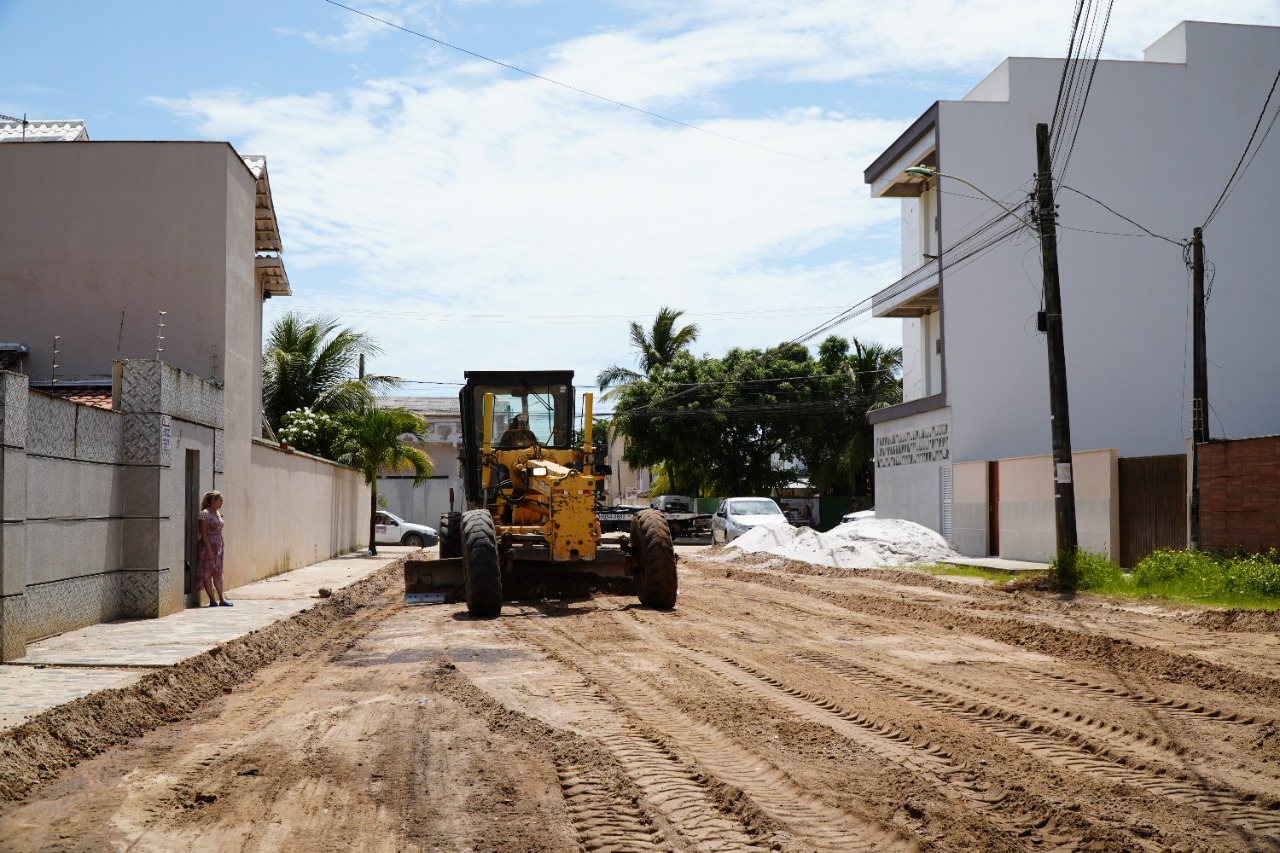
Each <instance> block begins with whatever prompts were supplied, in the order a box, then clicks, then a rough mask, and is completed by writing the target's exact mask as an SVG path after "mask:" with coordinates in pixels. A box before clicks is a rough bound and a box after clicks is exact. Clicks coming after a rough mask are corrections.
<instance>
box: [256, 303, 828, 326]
mask: <svg viewBox="0 0 1280 853" xmlns="http://www.w3.org/2000/svg"><path fill="white" fill-rule="evenodd" d="M834 307H836V306H832V305H812V306H796V307H792V308H773V309H769V310H759V311H705V312H699V311H686V312H684V313H685V315H686V316H688V317H697V318H699V319H703V318H706V319H713V320H719V319H725V320H737V319H741V318H743V317H754V316H770V317H777V316H786V315H802V314H816V313H819V312H823V313H825V312H827V311H830V310H831V309H832V308H834ZM266 310H268V311H280V312H286V313H290V312H298V311H316V312H321V313H331V312H332V313H338V314H342V315H343V316H346V315H360V316H370V317H382V318H396V319H418V320H436V321H448V322H451V323H455V322H462V323H467V322H476V323H479V322H485V323H489V322H496V321H511V322H529V321H535V322H539V323H555V322H557V321H560V322H566V323H595V322H599V321H600V320H632V319H635V317H636V315H635V314H502V313H499V314H475V313H458V312H435V311H398V310H395V309H393V308H377V307H372V308H362V307H358V306H356V307H352V306H346V305H335V306H325V305H322V304H320V305H313V306H311V307H308V306H306V305H305V304H304V305H302V306H298V305H292V304H291V305H280V306H275V305H268V306H267V307H266Z"/></svg>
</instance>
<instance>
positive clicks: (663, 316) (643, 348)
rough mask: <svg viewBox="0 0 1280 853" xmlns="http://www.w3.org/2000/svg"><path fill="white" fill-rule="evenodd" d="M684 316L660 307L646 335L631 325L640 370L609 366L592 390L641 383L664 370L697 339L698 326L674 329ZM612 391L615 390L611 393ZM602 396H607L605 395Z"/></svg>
mask: <svg viewBox="0 0 1280 853" xmlns="http://www.w3.org/2000/svg"><path fill="white" fill-rule="evenodd" d="M683 314H684V312H683V311H675V310H673V309H671V308H667V307H665V306H663V307H662V308H660V309H659V310H658V316H656V317H654V319H653V327H652V328H651V329H650V330H648V331H646V330H645V329H644V327H643V326H641V325H640V324H639V323H636V322H635V321H632V323H631V333H630V337H631V347H632V349H634V350H635V351H636V362H637V364H639V366H640V370H639V371H636V370H632V369H631V368H629V367H622V366H620V365H616V364H615V365H613V366H612V367H606V368H605V369H604V370H602V371H600V373H599V374H597V375H596V387H598V388H599V389H600V390H601V391H606V392H607V391H608V389H609V388H612V387H613V386H616V385H627V384H630V383H632V382H638V381H640V380H642V379H645V378H646V377H648V376H649V375H650V374H652V373H653V372H654V371H655V370H658V369H659V368H662V367H666V366H667V365H669V364H670V363H671V362H672V360H673V359H674V358H675V357H676V355H677V354H679V353H681V352H683V351H685V350H687V349H688V348H689V345H690V344H692V343H693V342H694V341H696V340H697V339H698V331H699V329H698V326H697V324H692V325H688V326H685V327H683V328H679V329H677V328H676V321H677V320H679V319H680V317H681V316H682V315H683ZM615 390H616V389H615ZM605 396H609V394H606V395H605Z"/></svg>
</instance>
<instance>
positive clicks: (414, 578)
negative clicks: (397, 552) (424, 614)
mask: <svg viewBox="0 0 1280 853" xmlns="http://www.w3.org/2000/svg"><path fill="white" fill-rule="evenodd" d="M462 585H463V580H462V558H461V557H450V558H448V559H440V560H405V561H404V603H405V604H443V603H444V602H445V599H446V598H447V597H448V594H449V593H450V592H453V591H454V590H457V589H461V588H462Z"/></svg>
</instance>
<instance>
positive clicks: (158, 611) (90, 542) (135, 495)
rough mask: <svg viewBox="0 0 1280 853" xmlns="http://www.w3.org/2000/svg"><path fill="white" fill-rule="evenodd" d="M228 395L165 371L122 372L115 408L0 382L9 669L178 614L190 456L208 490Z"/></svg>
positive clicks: (0, 640) (124, 365) (0, 523)
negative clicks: (79, 640) (39, 647)
mask: <svg viewBox="0 0 1280 853" xmlns="http://www.w3.org/2000/svg"><path fill="white" fill-rule="evenodd" d="M220 395H221V391H220V389H218V388H217V387H216V386H214V385H211V384H209V383H207V382H204V381H203V380H200V379H197V378H196V377H192V376H190V375H188V374H183V373H182V372H181V371H178V370H176V369H175V368H172V367H170V366H168V365H164V364H162V363H160V362H157V361H127V362H117V363H116V365H115V383H114V387H113V397H114V400H115V403H116V405H115V408H114V409H113V410H111V411H108V410H104V409H100V408H96V407H93V406H85V405H80V404H76V403H72V402H70V401H67V400H64V399H60V398H55V397H51V396H49V395H46V394H42V393H40V392H38V391H33V390H31V389H30V388H29V387H28V382H27V378H26V377H25V376H22V375H19V374H15V373H8V372H0V660H12V659H15V658H19V657H21V656H22V655H23V654H24V652H25V647H26V643H28V642H30V641H33V640H36V639H40V638H42V637H46V636H50V635H52V634H57V633H61V632H64V631H69V630H74V629H76V628H80V627H84V626H86V625H91V624H95V623H98V622H103V621H110V620H112V619H118V618H122V617H149V616H152V617H153V616H162V615H165V614H167V613H172V612H174V611H176V610H179V609H181V608H182V607H183V605H184V600H183V587H184V568H185V566H184V559H183V558H184V551H185V538H186V535H187V532H188V529H189V527H190V525H192V524H194V515H193V514H192V513H189V512H188V511H187V508H186V507H185V505H184V504H185V485H186V476H187V472H186V464H187V460H188V459H189V458H191V457H190V456H189V455H188V454H187V453H186V451H187V450H190V449H194V450H196V451H197V457H196V458H199V459H202V460H207V461H205V462H202V464H201V465H200V466H199V468H200V470H199V471H198V472H197V473H198V477H199V482H200V485H201V487H202V488H205V489H207V488H212V486H213V482H214V470H213V469H214V456H215V454H214V446H215V436H216V435H217V433H218V432H219V431H220V430H219V428H218V424H220V423H221V411H222V402H221V396H220Z"/></svg>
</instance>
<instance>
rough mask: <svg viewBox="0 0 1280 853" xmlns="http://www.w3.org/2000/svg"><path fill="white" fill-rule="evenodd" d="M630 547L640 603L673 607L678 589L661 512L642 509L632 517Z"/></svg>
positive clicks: (671, 547) (673, 552) (673, 553)
mask: <svg viewBox="0 0 1280 853" xmlns="http://www.w3.org/2000/svg"><path fill="white" fill-rule="evenodd" d="M631 549H632V552H633V553H634V554H635V562H636V586H637V587H638V591H639V593H640V603H641V604H643V605H644V606H646V607H652V608H654V609H656V610H670V609H671V608H673V607H675V606H676V595H677V593H678V591H679V580H678V578H677V577H676V549H675V545H673V544H672V542H671V531H670V530H669V529H668V528H667V520H666V518H664V517H663V515H662V513H660V512H658V511H657V510H656V509H645V510H641V511H640V512H638V513H636V514H635V516H633V517H632V519H631Z"/></svg>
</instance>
